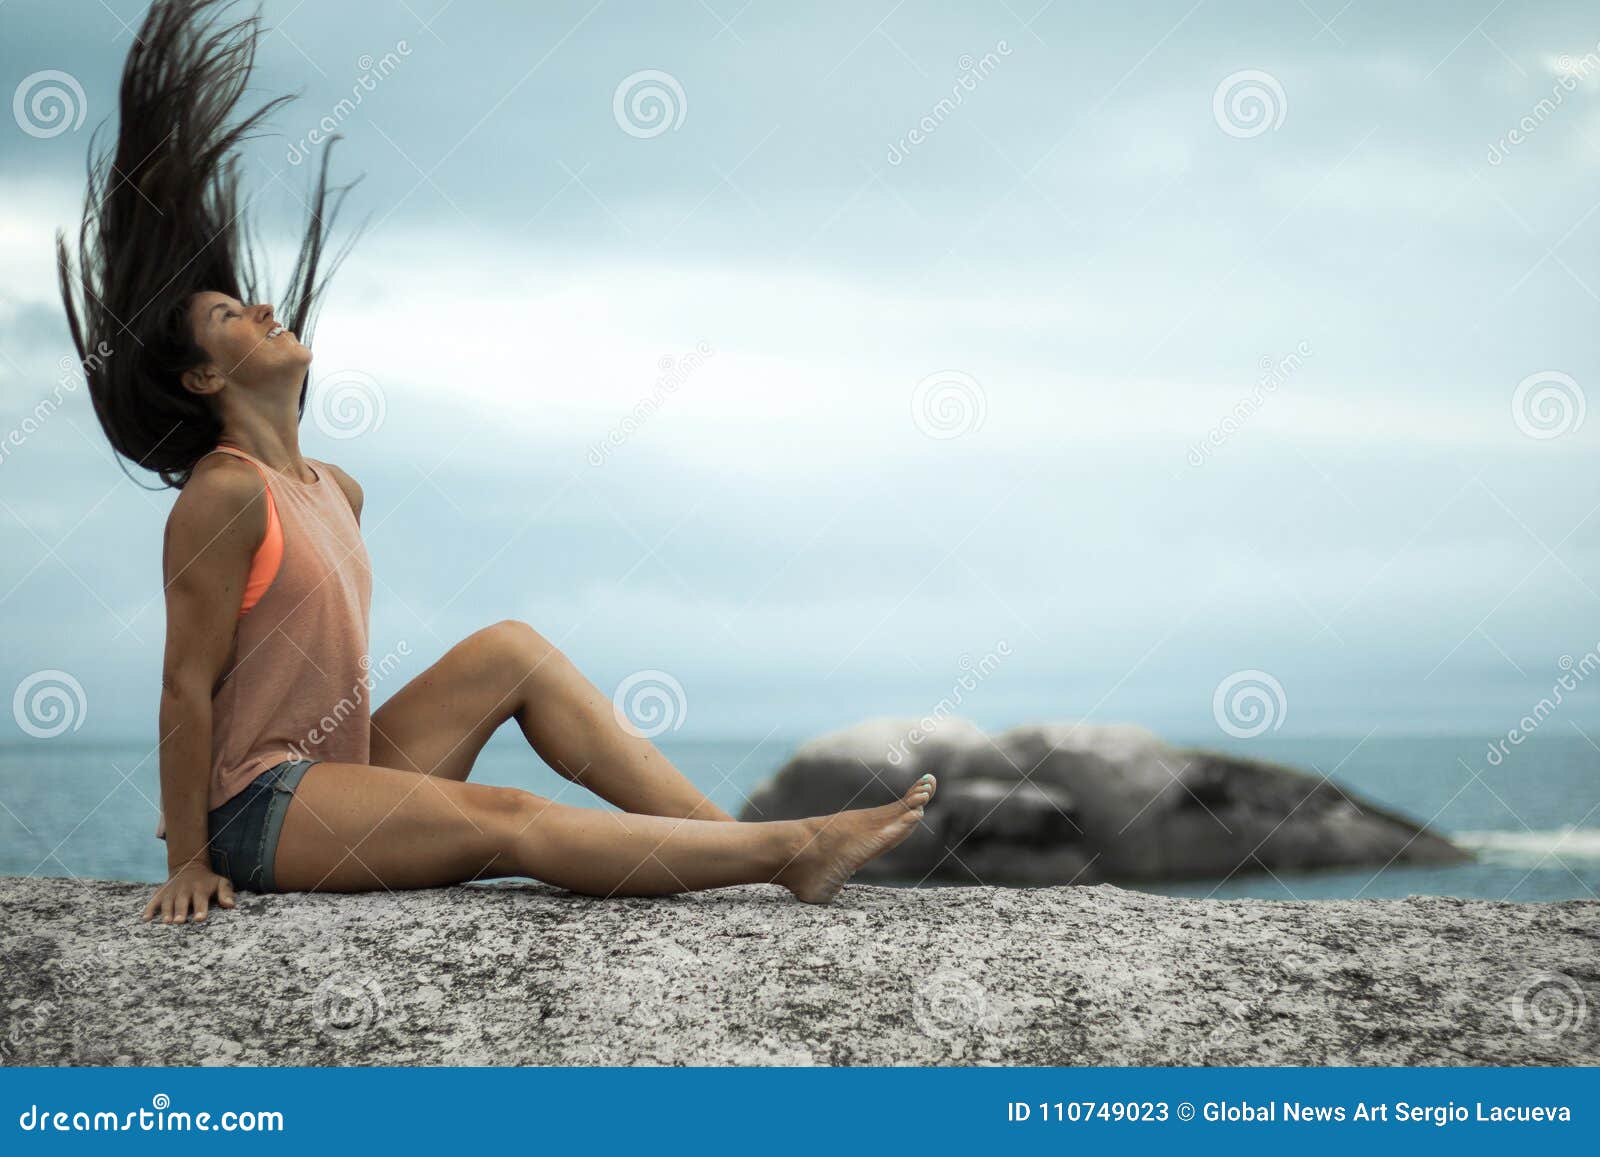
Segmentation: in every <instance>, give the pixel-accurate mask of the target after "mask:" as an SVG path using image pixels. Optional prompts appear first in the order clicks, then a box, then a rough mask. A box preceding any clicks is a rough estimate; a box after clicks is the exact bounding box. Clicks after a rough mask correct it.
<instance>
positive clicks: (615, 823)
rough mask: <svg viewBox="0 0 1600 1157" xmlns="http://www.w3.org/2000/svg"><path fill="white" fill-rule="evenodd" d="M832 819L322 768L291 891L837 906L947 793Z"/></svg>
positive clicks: (303, 805) (303, 815)
mask: <svg viewBox="0 0 1600 1157" xmlns="http://www.w3.org/2000/svg"><path fill="white" fill-rule="evenodd" d="M934 787H935V785H934V783H933V781H932V780H931V779H924V780H919V781H918V782H917V783H916V784H915V785H914V786H913V787H912V788H911V789H910V790H909V791H907V792H906V794H905V795H904V796H903V797H902V798H901V799H899V800H897V801H895V802H894V803H891V804H886V805H884V806H882V807H876V808H863V809H861V810H859V811H848V812H840V813H838V814H837V815H833V816H824V817H817V818H813V819H803V820H780V821H774V822H770V823H749V824H738V823H734V824H730V823H721V822H716V821H708V820H695V819H669V818H665V817H660V816H646V815H633V814H627V813H624V814H617V813H614V812H602V811H598V810H596V809H593V808H578V807H569V806H567V805H564V804H558V803H553V802H551V801H550V800H547V799H543V798H541V797H539V796H536V795H533V794H532V793H530V792H525V791H520V790H518V789H516V788H504V787H490V786H487V785H484V784H472V783H459V782H456V781H454V780H447V779H441V778H438V777H434V776H419V775H415V774H412V773H406V772H399V771H395V770H393V769H391V768H382V767H368V766H365V765H360V764H346V763H320V764H317V765H316V766H315V767H313V768H311V769H310V770H309V771H308V772H307V773H306V775H305V777H304V778H303V779H302V780H301V781H300V785H299V787H298V788H297V789H296V791H295V794H294V797H293V798H292V799H291V801H290V803H289V811H288V814H287V815H286V816H285V818H284V825H283V832H282V835H281V837H280V839H279V843H278V853H277V859H276V861H275V863H274V872H275V874H276V876H277V881H278V887H279V888H280V889H281V890H283V891H291V892H293V891H333V892H351V891H373V890H377V889H380V888H392V889H403V888H429V887H438V886H441V885H447V884H457V883H461V882H463V881H466V880H474V879H487V878H493V877H498V876H530V877H532V878H534V879H537V880H543V881H545V882H546V883H550V884H554V885H556V886H557V887H561V888H566V889H569V890H570V891H574V892H581V893H584V894H587V895H592V896H616V895H621V896H657V895H665V894H668V893H673V892H690V891H699V890H701V889H706V888H722V887H727V886H729V885H733V884H759V883H773V884H780V885H782V886H784V887H786V888H788V889H789V890H790V891H791V892H793V893H794V894H795V895H796V896H797V897H798V898H800V899H802V900H806V901H808V902H811V903H826V902H827V901H828V900H831V899H832V898H833V897H834V895H836V894H837V893H838V891H839V889H840V888H841V887H842V886H843V885H844V883H845V881H846V880H848V879H849V878H850V876H851V875H853V874H854V873H855V871H856V870H857V869H858V868H860V867H861V865H862V864H864V863H866V862H867V861H868V860H870V859H872V858H874V857H875V856H878V855H881V854H882V853H884V852H886V851H888V850H889V849H890V848H892V847H894V846H895V845H896V844H898V843H899V842H900V841H901V840H903V839H905V837H906V836H908V835H909V834H910V833H911V831H912V829H913V828H914V827H915V826H916V824H917V822H918V821H919V820H920V819H921V817H922V808H923V806H924V805H925V804H926V803H927V801H928V800H929V799H931V798H932V796H933V792H934Z"/></svg>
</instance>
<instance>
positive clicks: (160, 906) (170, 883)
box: [139, 860, 233, 924]
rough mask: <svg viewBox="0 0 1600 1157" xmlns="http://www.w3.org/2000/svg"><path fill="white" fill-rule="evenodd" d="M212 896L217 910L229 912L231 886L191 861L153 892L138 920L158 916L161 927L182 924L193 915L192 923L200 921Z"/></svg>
mask: <svg viewBox="0 0 1600 1157" xmlns="http://www.w3.org/2000/svg"><path fill="white" fill-rule="evenodd" d="M213 896H215V897H216V898H217V907H219V908H232V907H233V882H232V881H231V880H229V879H228V878H227V877H226V876H219V875H217V873H216V872H214V871H212V870H211V867H210V865H208V864H203V863H201V862H199V861H198V860H191V861H190V862H189V863H187V864H184V865H183V866H182V867H181V868H177V869H176V870H174V871H173V873H172V875H171V876H169V877H168V878H167V882H166V883H165V884H162V885H161V887H159V888H157V889H156V894H155V895H154V896H152V897H150V903H149V904H147V905H146V906H145V910H144V915H143V916H141V917H139V918H140V919H141V920H149V919H150V917H152V916H154V915H155V914H156V913H157V912H159V913H161V922H162V923H163V924H182V923H183V922H184V921H185V920H186V919H187V918H188V915H189V913H190V912H191V911H193V912H194V918H195V920H196V921H199V920H204V919H205V918H206V912H207V911H208V910H209V909H210V907H211V898H212V897H213Z"/></svg>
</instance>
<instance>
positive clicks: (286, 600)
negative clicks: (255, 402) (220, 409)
mask: <svg viewBox="0 0 1600 1157" xmlns="http://www.w3.org/2000/svg"><path fill="white" fill-rule="evenodd" d="M212 453H224V454H232V455H234V456H235V457H236V458H243V459H244V460H245V461H247V462H249V463H251V464H252V465H254V466H255V467H256V469H257V470H258V471H260V473H261V476H262V478H264V479H265V480H266V483H267V497H268V502H269V507H270V508H273V509H275V511H276V515H277V517H276V528H277V531H278V535H279V536H281V545H280V540H274V541H272V542H266V541H264V542H263V544H262V550H261V551H258V552H257V559H256V563H257V565H255V566H252V568H251V578H252V579H253V580H254V579H258V578H261V577H262V576H261V574H260V571H261V564H262V562H263V561H265V555H264V552H268V551H269V548H271V547H278V548H279V549H281V560H280V561H279V562H278V564H277V566H276V573H271V574H270V579H269V580H267V581H266V585H265V589H260V586H261V583H259V582H252V583H251V584H250V586H247V588H246V595H247V598H246V602H245V604H243V605H242V606H241V614H240V617H239V619H238V628H237V630H236V631H235V634H234V644H233V651H232V653H231V654H230V656H229V658H228V661H227V664H226V665H225V666H224V668H223V674H222V678H221V680H220V681H219V682H218V684H217V686H216V688H215V690H214V691H213V692H212V697H211V789H210V796H209V802H208V804H207V809H208V810H210V809H213V808H217V807H220V806H221V805H222V804H224V803H226V802H227V801H228V800H229V799H231V798H233V797H234V796H235V795H237V794H238V793H239V792H240V791H242V790H243V789H244V787H245V785H246V784H248V783H249V782H250V781H251V780H252V779H254V778H255V777H256V776H258V775H260V774H261V773H262V772H263V771H266V770H267V769H268V768H270V767H273V766H274V765H276V764H279V763H282V762H283V761H284V760H286V759H315V760H329V761H332V762H335V763H366V762H368V756H369V753H370V750H371V739H372V734H371V703H370V692H371V687H370V682H371V680H370V677H369V676H368V674H367V665H368V662H369V660H368V658H367V643H368V635H367V616H368V614H369V613H370V611H371V608H372V566H371V562H370V560H369V559H368V557H367V548H366V545H365V543H363V542H362V539H361V528H360V526H359V525H358V524H357V522H356V516H355V511H354V510H352V509H351V507H350V500H349V499H348V498H347V497H345V493H344V491H343V490H342V489H341V488H340V486H339V483H338V482H337V481H335V479H334V477H333V475H332V472H331V471H329V469H328V468H327V466H326V465H324V464H323V463H321V462H318V461H315V460H314V459H311V458H307V459H306V462H307V464H308V465H310V466H311V468H312V469H313V470H315V471H316V473H317V480H316V481H315V482H302V481H300V480H299V479H298V478H293V477H291V476H290V475H287V474H284V473H282V472H280V471H278V470H274V469H273V468H272V467H270V466H268V465H267V464H266V463H264V462H262V461H260V460H259V459H257V458H254V457H252V456H251V455H249V454H246V453H245V452H244V451H243V450H240V449H238V448H237V447H235V446H231V445H226V444H223V445H219V446H218V447H217V449H216V450H214V451H212ZM272 522H273V520H272V518H271V514H270V512H269V520H268V524H269V525H268V536H267V537H268V539H274V535H273V534H272V530H273V526H272ZM269 573H270V572H269ZM252 587H254V588H256V589H251V588H252ZM252 597H253V599H254V601H253V602H251V601H249V600H250V598H252ZM156 835H158V836H160V837H162V838H163V839H165V838H166V817H165V816H162V817H161V819H160V821H159V822H158V824H157V826H156Z"/></svg>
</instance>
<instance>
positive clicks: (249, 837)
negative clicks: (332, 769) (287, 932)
mask: <svg viewBox="0 0 1600 1157" xmlns="http://www.w3.org/2000/svg"><path fill="white" fill-rule="evenodd" d="M316 762H317V761H316V760H314V759H288V760H285V761H284V762H282V763H280V764H278V765H277V766H276V767H270V768H268V769H267V770H266V771H263V772H262V773H261V774H260V775H258V776H256V777H255V778H254V779H252V780H251V781H250V782H249V783H247V784H245V786H244V790H243V791H241V792H239V794H238V795H235V796H234V797H233V798H231V799H229V800H228V801H227V802H226V803H223V804H222V805H221V806H219V807H217V808H214V809H213V810H212V811H211V813H210V815H209V816H208V821H209V822H208V827H209V828H210V835H211V868H212V870H213V871H215V872H216V873H217V875H219V876H226V877H227V878H228V879H229V880H231V881H233V886H234V887H235V888H242V889H246V890H248V891H251V892H276V891H277V890H278V887H277V881H276V880H275V879H274V878H273V875H272V861H273V859H274V858H275V857H276V856H277V854H278V836H279V834H280V833H281V832H282V831H283V817H284V815H285V813H287V812H288V810H289V797H290V796H292V795H293V794H294V789H295V788H296V787H298V786H299V784H300V778H301V777H302V776H303V775H305V773H306V772H307V771H308V770H309V769H310V768H311V765H312V764H314V763H316Z"/></svg>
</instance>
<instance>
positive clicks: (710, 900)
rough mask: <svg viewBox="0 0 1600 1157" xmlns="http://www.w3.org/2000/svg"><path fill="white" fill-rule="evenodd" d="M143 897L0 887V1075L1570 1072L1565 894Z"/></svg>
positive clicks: (106, 886) (100, 890)
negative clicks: (261, 1070)
mask: <svg viewBox="0 0 1600 1157" xmlns="http://www.w3.org/2000/svg"><path fill="white" fill-rule="evenodd" d="M152 888H153V885H151V884H135V883H127V882H120V881H101V880H70V879H38V878H33V879H22V878H16V877H12V878H6V877H0V932H3V934H4V943H5V971H4V974H3V983H0V1019H3V1022H4V1023H3V1026H0V1029H3V1037H0V1064H8V1065H594V1064H604V1065H812V1064H816V1065H952V1064H958V1065H973V1064H978V1065H1301V1064H1311V1065H1468V1064H1481V1065H1537V1064H1558V1065H1579V1064H1594V1063H1596V1062H1597V1061H1600V1015H1597V1012H1596V1010H1597V1009H1600V970H1597V968H1596V961H1595V943H1596V942H1595V930H1596V928H1597V927H1600V903H1597V902H1595V901H1591V900H1584V901H1573V902H1569V903H1560V904H1505V903H1499V904H1493V903H1484V902H1481V901H1462V900H1452V899H1447V898H1444V897H1413V898H1412V899H1409V900H1338V901H1323V902H1318V903H1307V904H1300V903H1285V902H1282V901H1269V900H1179V899H1172V898H1169V897H1166V896H1152V895H1147V894H1145V893H1141V892H1129V891H1123V890H1122V889H1120V888H1116V887H1113V886H1110V885H1101V886H1098V887H1091V888H1035V889H1026V890H1019V889H1016V888H931V887H925V888H873V887H863V886H859V885H855V884H851V885H849V886H847V887H846V888H845V890H844V892H843V893H842V894H841V895H840V897H839V898H838V899H837V900H836V901H834V902H833V903H832V904H830V905H827V906H825V907H824V906H817V905H812V904H801V903H798V902H796V901H795V900H793V899H792V898H791V897H790V896H789V895H788V893H786V892H784V891H783V889H781V888H778V887H774V886H772V885H768V884H763V885H754V886H750V887H742V888H723V889H719V890H717V891H714V892H697V893H693V894H690V895H685V896H668V897H661V898H658V899H612V900H595V899H591V898H589V897H586V896H574V895H572V894H571V893H568V892H561V891H557V890H556V889H554V888H548V887H545V886H544V885H542V884H510V885H489V886H485V885H476V884H475V885H470V886H467V887H460V888H436V889H428V890H424V891H417V892H375V893H366V894H356V895H347V894H339V893H333V894H330V893H295V894H289V895H275V896H261V895H257V894H256V893H254V892H241V893H240V894H239V906H238V907H237V908H235V909H233V910H231V911H228V910H218V909H212V911H211V914H210V915H209V916H208V917H207V918H206V920H205V922H204V923H202V924H192V923H191V924H172V925H163V924H158V923H150V924H143V923H140V921H139V920H138V913H139V911H140V909H142V908H143V907H144V905H145V901H146V900H148V899H149V897H150V892H151V890H152ZM243 1087H245V1086H241V1088H243ZM996 1103H997V1104H998V1102H996ZM25 1151H27V1150H25V1149H19V1150H17V1152H19V1153H20V1152H25Z"/></svg>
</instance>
